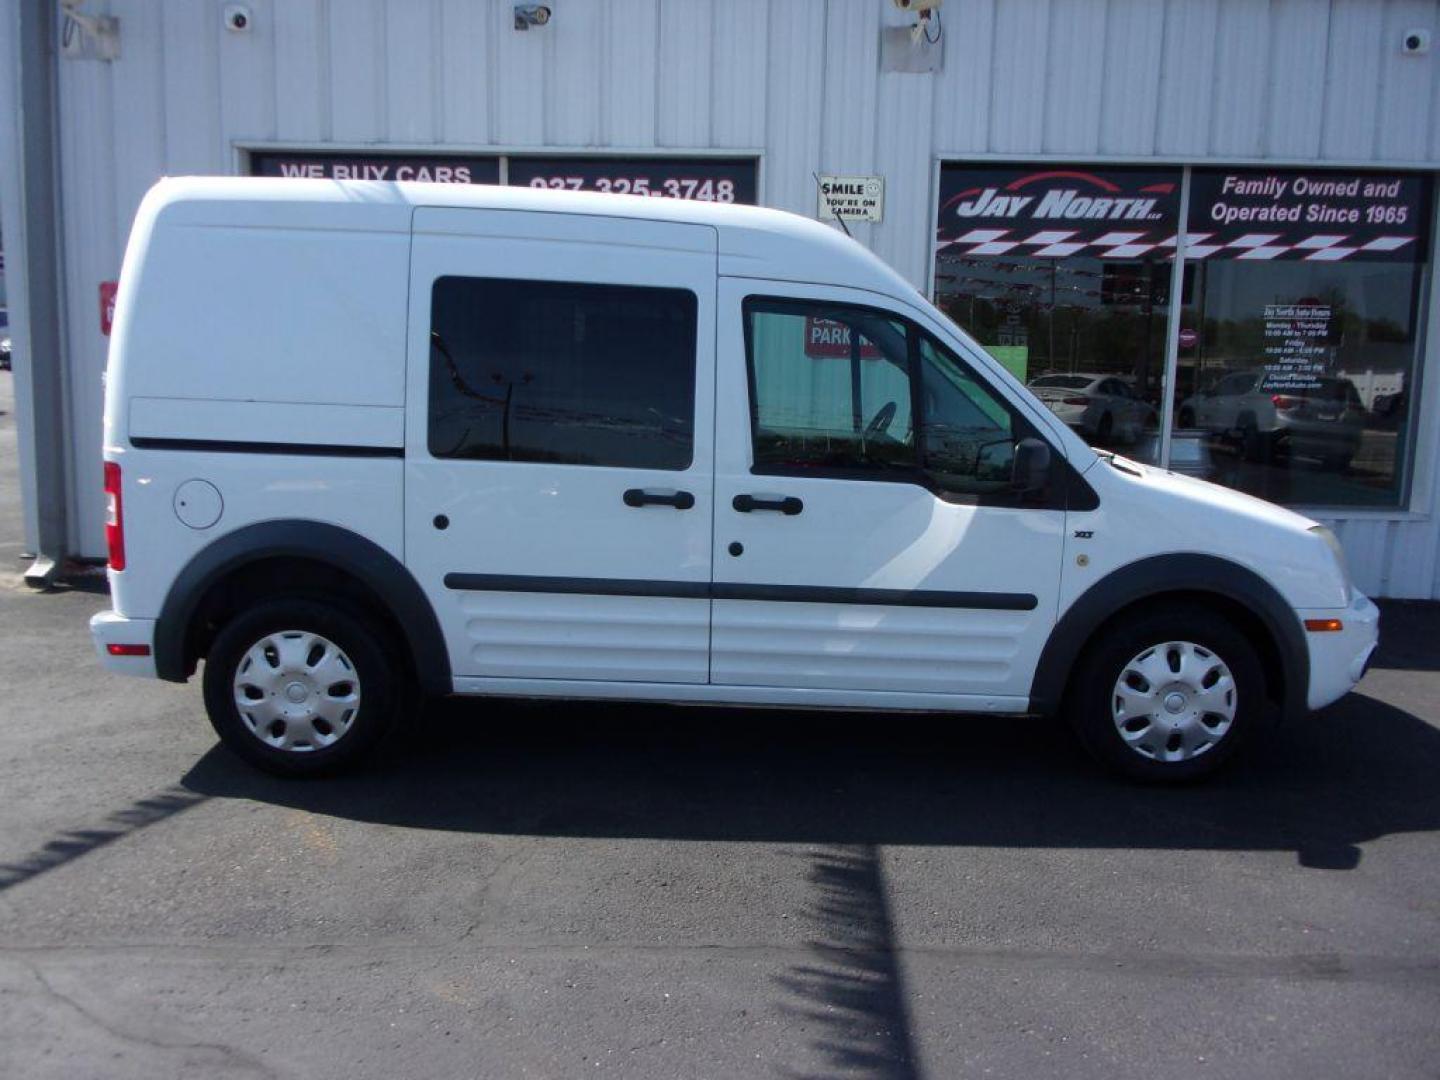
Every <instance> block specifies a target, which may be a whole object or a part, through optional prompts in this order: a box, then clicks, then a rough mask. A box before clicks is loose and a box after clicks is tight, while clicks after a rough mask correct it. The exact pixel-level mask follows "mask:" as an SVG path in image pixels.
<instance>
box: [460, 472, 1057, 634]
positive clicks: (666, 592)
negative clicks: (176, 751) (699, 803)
mask: <svg viewBox="0 0 1440 1080" xmlns="http://www.w3.org/2000/svg"><path fill="white" fill-rule="evenodd" d="M738 497H739V496H737V498H738ZM796 501H797V502H798V501H799V500H798V499H797V500H796ZM445 587H446V588H447V589H464V590H470V591H472V592H530V593H568V594H572V595H581V596H585V595H589V596H664V597H675V598H678V599H683V600H769V601H772V602H776V603H796V604H878V605H882V606H887V607H934V608H972V609H975V610H979V611H1034V610H1035V608H1036V606H1037V605H1038V604H1039V600H1038V599H1037V598H1036V596H1035V594H1034V593H992V592H944V591H940V590H934V589H847V588H833V587H830V586H824V585H747V584H739V583H731V582H724V581H715V582H709V581H653V580H649V579H644V580H640V579H631V578H572V577H540V576H532V575H529V574H463V573H458V572H457V573H450V574H446V575H445Z"/></svg>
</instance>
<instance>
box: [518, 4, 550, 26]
mask: <svg viewBox="0 0 1440 1080" xmlns="http://www.w3.org/2000/svg"><path fill="white" fill-rule="evenodd" d="M514 10H515V29H516V30H529V29H530V27H532V26H544V25H545V24H546V23H548V22H549V21H550V9H549V8H548V7H546V6H545V5H544V4H516V5H515V9H514Z"/></svg>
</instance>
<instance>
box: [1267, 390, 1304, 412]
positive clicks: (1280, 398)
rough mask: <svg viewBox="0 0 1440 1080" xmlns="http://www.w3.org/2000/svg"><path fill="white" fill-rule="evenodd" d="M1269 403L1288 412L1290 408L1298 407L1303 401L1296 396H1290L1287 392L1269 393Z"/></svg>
mask: <svg viewBox="0 0 1440 1080" xmlns="http://www.w3.org/2000/svg"><path fill="white" fill-rule="evenodd" d="M1270 404H1271V405H1274V406H1275V408H1277V409H1279V410H1281V411H1282V412H1289V411H1290V410H1291V409H1298V408H1300V406H1301V405H1303V404H1305V402H1304V401H1303V400H1302V399H1301V398H1298V397H1290V396H1289V395H1288V394H1271V395H1270Z"/></svg>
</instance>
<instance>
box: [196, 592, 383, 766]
mask: <svg viewBox="0 0 1440 1080" xmlns="http://www.w3.org/2000/svg"><path fill="white" fill-rule="evenodd" d="M384 640H385V635H384V633H383V631H382V630H380V628H379V627H377V626H376V625H374V623H373V622H372V620H370V619H368V618H366V617H365V616H363V615H361V614H359V613H358V612H351V611H349V610H347V609H342V608H339V607H335V606H333V605H331V604H329V603H327V602H325V601H321V600H312V599H309V598H303V597H291V598H277V599H274V600H267V601H264V602H262V603H260V604H257V605H256V606H255V607H252V608H250V609H248V610H246V611H244V612H243V613H241V614H240V615H238V616H236V617H235V618H234V619H232V620H230V622H228V623H227V624H226V625H225V626H224V627H223V628H222V629H221V631H220V633H219V634H218V635H217V636H216V638H215V641H214V643H213V644H212V645H211V647H210V654H209V656H208V657H207V658H206V661H205V675H204V689H205V708H206V712H207V713H209V716H210V723H211V724H212V725H213V726H214V728H215V732H216V734H218V735H219V736H220V739H221V741H223V742H224V743H225V745H226V746H228V747H229V748H230V749H231V750H233V751H234V752H235V753H236V754H238V755H239V756H240V757H241V758H243V759H245V760H246V761H247V762H249V763H250V764H252V765H254V766H256V767H257V768H260V769H264V770H265V771H266V772H271V773H275V774H277V775H282V776H313V775H319V774H322V773H334V772H339V771H341V770H343V769H345V768H348V767H350V766H352V765H353V764H355V762H357V761H358V760H359V759H360V758H361V757H363V756H364V755H365V754H366V753H367V752H368V751H370V750H371V749H372V748H373V747H374V746H375V745H376V743H378V742H379V741H380V740H381V739H382V738H383V737H384V736H385V734H386V732H387V731H389V730H390V728H391V727H392V726H393V725H394V723H395V720H396V717H397V715H398V712H399V708H400V703H401V700H402V698H403V694H402V693H401V687H402V682H401V676H400V673H399V672H397V671H396V669H395V667H394V664H393V662H392V661H391V659H390V657H391V656H393V655H394V650H393V649H387V648H386V647H385V645H384V644H383V642H384Z"/></svg>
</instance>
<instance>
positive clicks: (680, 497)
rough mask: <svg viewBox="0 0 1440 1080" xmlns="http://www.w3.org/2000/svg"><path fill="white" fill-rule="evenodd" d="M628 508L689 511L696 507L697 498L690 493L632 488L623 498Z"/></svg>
mask: <svg viewBox="0 0 1440 1080" xmlns="http://www.w3.org/2000/svg"><path fill="white" fill-rule="evenodd" d="M622 497H623V498H624V500H625V505H626V506H673V507H674V508H675V509H676V510H689V509H690V508H691V507H692V506H694V505H695V496H694V495H691V494H690V492H688V491H646V490H645V489H643V488H630V489H629V490H628V491H626V492H625V494H624V496H622Z"/></svg>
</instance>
